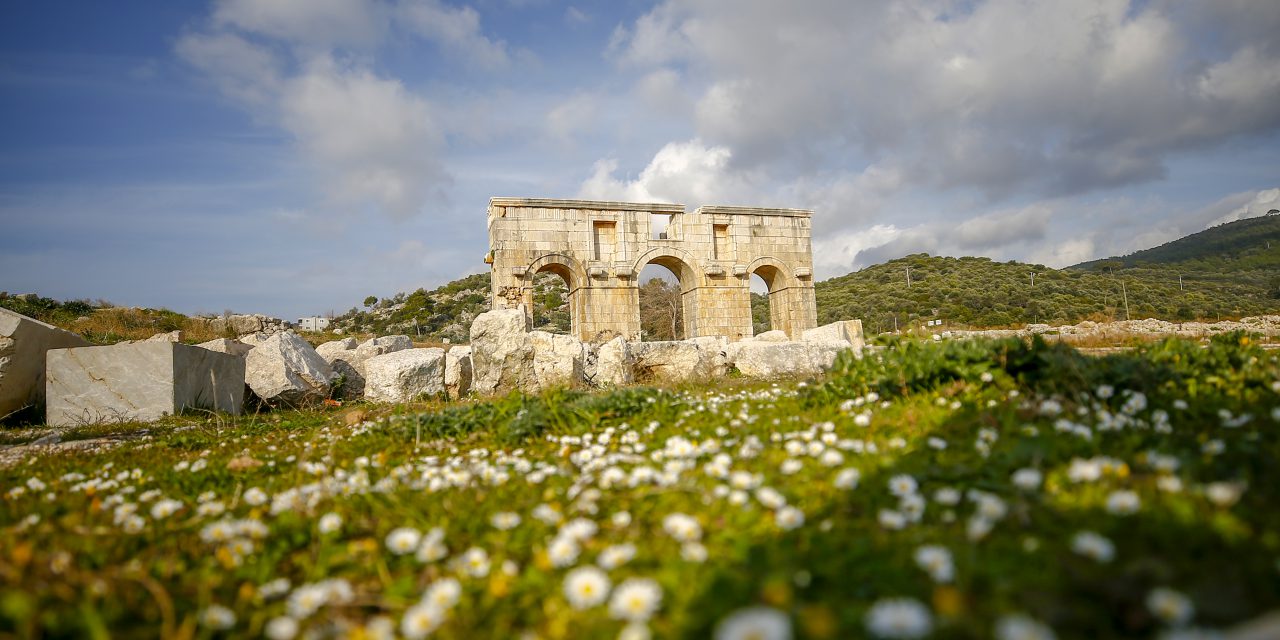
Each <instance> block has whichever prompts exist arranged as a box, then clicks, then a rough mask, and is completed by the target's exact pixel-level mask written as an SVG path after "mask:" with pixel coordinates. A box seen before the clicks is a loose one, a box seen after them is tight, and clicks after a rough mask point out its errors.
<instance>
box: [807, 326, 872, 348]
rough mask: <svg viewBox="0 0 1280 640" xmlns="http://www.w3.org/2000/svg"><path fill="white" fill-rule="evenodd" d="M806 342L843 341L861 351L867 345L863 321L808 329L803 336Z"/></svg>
mask: <svg viewBox="0 0 1280 640" xmlns="http://www.w3.org/2000/svg"><path fill="white" fill-rule="evenodd" d="M802 339H803V340H804V341H806V342H834V341H840V340H843V341H845V342H848V343H849V344H850V345H852V346H853V347H855V348H857V349H858V350H861V349H862V347H864V346H865V345H866V340H865V338H864V337H863V335H862V320H838V321H836V322H832V323H830V324H824V325H822V326H821V327H817V328H816V329H807V330H805V331H804V332H803V334H802Z"/></svg>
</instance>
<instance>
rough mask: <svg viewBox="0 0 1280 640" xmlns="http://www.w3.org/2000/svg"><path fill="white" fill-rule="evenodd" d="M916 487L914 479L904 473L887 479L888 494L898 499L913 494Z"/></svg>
mask: <svg viewBox="0 0 1280 640" xmlns="http://www.w3.org/2000/svg"><path fill="white" fill-rule="evenodd" d="M918 486H919V485H917V484H916V479H915V478H913V477H911V476H909V475H907V474H905V473H903V474H899V475H896V476H894V477H892V478H890V479H889V492H890V493H892V494H893V495H895V496H898V497H899V498H901V497H902V496H909V495H912V494H914V493H915V492H916V489H917V488H918Z"/></svg>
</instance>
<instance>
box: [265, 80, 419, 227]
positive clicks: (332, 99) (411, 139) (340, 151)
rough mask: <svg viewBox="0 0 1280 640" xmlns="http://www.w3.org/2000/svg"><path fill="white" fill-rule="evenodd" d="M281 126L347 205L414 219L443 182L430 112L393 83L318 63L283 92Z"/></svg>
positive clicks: (399, 84)
mask: <svg viewBox="0 0 1280 640" xmlns="http://www.w3.org/2000/svg"><path fill="white" fill-rule="evenodd" d="M280 108H281V115H282V122H283V124H284V126H285V127H286V128H287V129H288V130H289V131H290V132H291V133H293V134H294V136H295V138H296V139H297V140H298V143H299V145H300V146H301V147H302V150H303V152H304V155H305V157H307V158H308V159H309V161H311V162H312V163H314V165H315V166H316V167H317V169H318V170H319V171H320V172H321V173H322V174H326V175H327V176H329V178H330V179H328V180H326V184H328V190H329V191H330V192H331V193H332V195H334V196H335V197H336V199H337V201H338V202H340V203H343V204H346V205H361V204H365V203H372V204H375V205H377V206H378V207H380V208H381V209H382V210H385V211H387V212H390V213H391V214H393V215H396V216H400V217H405V216H409V215H413V214H415V213H418V212H419V210H420V209H421V207H422V205H423V203H424V202H425V201H426V199H427V197H428V196H429V195H430V194H431V188H432V186H433V185H435V184H439V181H440V180H441V179H442V178H443V175H444V174H443V171H442V169H441V167H440V166H439V163H438V161H437V160H436V155H437V154H438V152H439V148H440V146H441V135H440V132H439V131H438V130H437V129H436V127H435V125H434V123H433V122H432V118H431V113H430V107H429V106H428V105H427V103H426V101H424V100H422V99H421V98H418V97H416V96H414V95H412V94H411V93H409V92H408V91H407V90H405V88H404V86H403V85H402V84H401V83H400V82H399V81H397V80H393V79H387V78H380V77H377V76H375V75H374V74H372V73H370V72H369V71H367V70H362V69H343V68H340V67H339V65H338V64H336V63H334V62H333V61H331V60H320V61H317V62H316V63H314V64H313V65H311V67H310V69H309V70H308V71H307V72H306V73H304V74H303V75H301V76H299V77H297V78H294V79H292V80H290V81H289V82H288V83H287V85H286V86H285V90H284V95H283V98H282V99H281V103H280Z"/></svg>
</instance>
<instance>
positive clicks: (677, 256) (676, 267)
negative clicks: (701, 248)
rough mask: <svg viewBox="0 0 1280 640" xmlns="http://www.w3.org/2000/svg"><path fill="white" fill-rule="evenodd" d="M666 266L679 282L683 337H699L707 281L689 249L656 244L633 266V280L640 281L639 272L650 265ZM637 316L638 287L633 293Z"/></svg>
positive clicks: (638, 304)
mask: <svg viewBox="0 0 1280 640" xmlns="http://www.w3.org/2000/svg"><path fill="white" fill-rule="evenodd" d="M651 264H656V265H658V266H660V267H665V268H666V269H667V270H668V271H670V272H671V273H673V274H675V277H676V281H677V282H679V283H680V307H681V314H682V316H683V319H684V327H683V328H684V337H685V338H696V337H697V336H698V335H699V334H698V303H699V300H698V297H699V295H700V290H701V288H702V286H703V284H705V283H704V280H703V278H704V276H703V273H702V269H700V268H699V267H698V263H697V261H696V260H695V259H694V257H693V256H692V255H690V254H689V253H688V252H686V251H683V250H681V249H676V248H674V247H656V248H654V249H650V250H649V251H646V252H645V253H643V254H641V255H640V257H639V258H637V259H636V261H635V263H633V264H632V266H631V281H632V282H633V283H636V284H637V285H638V284H640V283H639V280H640V272H641V271H643V270H644V268H645V267H646V266H648V265H651ZM633 305H634V307H633V308H634V310H635V313H636V316H637V317H639V313H640V296H639V288H638V287H637V289H636V295H635V296H634V302H633Z"/></svg>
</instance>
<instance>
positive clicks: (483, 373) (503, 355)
mask: <svg viewBox="0 0 1280 640" xmlns="http://www.w3.org/2000/svg"><path fill="white" fill-rule="evenodd" d="M531 352H532V347H531V346H530V344H529V339H528V336H527V335H526V333H525V312H524V310H523V309H495V310H493V311H488V312H485V313H482V314H480V315H478V316H476V319H475V320H474V321H473V322H472V323H471V367H472V385H471V386H472V388H473V389H475V390H476V392H477V393H481V394H492V393H496V392H498V391H506V390H510V389H514V388H516V386H517V384H518V383H519V382H520V381H522V380H531V379H532V376H533V371H532V360H533V359H532V357H531Z"/></svg>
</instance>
